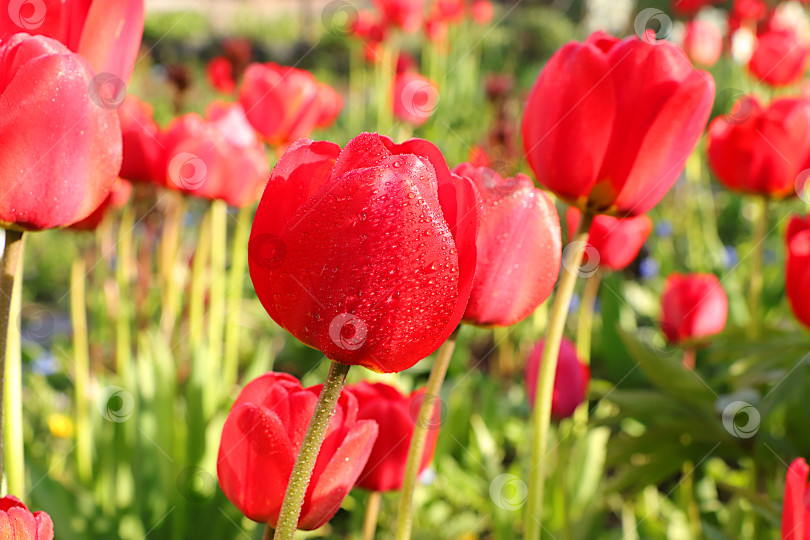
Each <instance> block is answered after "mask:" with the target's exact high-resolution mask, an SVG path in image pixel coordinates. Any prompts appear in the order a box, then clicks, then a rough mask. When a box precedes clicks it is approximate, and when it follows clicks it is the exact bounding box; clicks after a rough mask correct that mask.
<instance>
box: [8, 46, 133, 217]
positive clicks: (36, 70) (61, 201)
mask: <svg viewBox="0 0 810 540" xmlns="http://www.w3.org/2000/svg"><path fill="white" fill-rule="evenodd" d="M92 79H93V71H92V69H91V68H90V66H89V64H88V63H87V61H86V60H85V59H84V58H82V57H81V56H79V55H77V54H74V53H71V52H70V51H69V50H68V49H67V48H65V46H64V45H62V44H61V43H59V42H57V41H54V40H52V39H50V38H46V37H42V36H33V37H32V36H29V35H28V34H16V35H14V36H13V37H11V38H10V39H8V40H7V41H3V42H2V44H0V110H2V111H3V114H2V115H0V140H2V141H3V144H2V147H0V192H2V193H3V196H2V197H1V198H0V226H2V227H4V228H16V229H23V230H40V229H49V228H53V227H62V226H66V225H70V224H72V223H76V222H77V221H81V220H82V219H84V218H86V217H87V216H88V215H90V214H91V213H92V212H93V211H94V210H95V209H96V208H98V206H99V205H100V204H101V203H102V201H103V200H104V199H105V198H106V197H107V194H108V193H109V192H110V189H111V188H112V185H113V183H114V182H115V179H116V177H117V176H118V171H119V170H120V168H121V128H120V126H119V123H118V116H117V114H116V112H115V110H112V109H110V108H107V107H104V106H103V104H100V103H98V102H96V101H95V100H94V99H93V96H92V95H91V92H90V90H89V89H90V86H91V80H92Z"/></svg>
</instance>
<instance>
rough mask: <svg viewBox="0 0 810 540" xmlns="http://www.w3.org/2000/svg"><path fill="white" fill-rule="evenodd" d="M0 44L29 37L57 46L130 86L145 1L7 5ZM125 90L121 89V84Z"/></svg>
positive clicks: (25, 0)
mask: <svg viewBox="0 0 810 540" xmlns="http://www.w3.org/2000/svg"><path fill="white" fill-rule="evenodd" d="M7 5H8V8H7V9H0V41H5V40H6V39H7V38H8V37H10V35H11V34H14V33H17V32H28V33H29V34H41V35H45V36H48V37H51V38H53V39H56V40H58V41H61V42H62V43H64V44H65V45H67V47H68V48H69V49H70V50H71V51H73V52H77V53H79V54H81V55H82V56H84V57H85V58H86V59H87V60H88V61H89V62H90V65H92V66H93V69H94V71H95V72H96V73H98V74H101V73H109V74H112V75H114V76H115V77H117V78H118V79H120V80H121V82H122V83H126V82H127V81H129V79H130V77H131V76H132V68H133V67H134V66H135V59H136V58H137V55H138V49H139V48H140V46H141V38H142V37H143V21H144V5H143V0H39V1H34V0H9V1H8V2H7ZM122 86H123V85H122Z"/></svg>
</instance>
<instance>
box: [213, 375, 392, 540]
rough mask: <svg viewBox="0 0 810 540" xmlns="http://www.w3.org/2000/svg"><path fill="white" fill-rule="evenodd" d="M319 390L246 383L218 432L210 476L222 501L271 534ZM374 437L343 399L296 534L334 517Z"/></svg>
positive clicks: (262, 380) (370, 424) (278, 381)
mask: <svg viewBox="0 0 810 540" xmlns="http://www.w3.org/2000/svg"><path fill="white" fill-rule="evenodd" d="M320 391H321V387H320V386H312V387H309V388H303V387H302V386H301V383H300V382H299V381H298V380H297V379H296V378H295V377H293V376H291V375H287V374H286V373H273V372H271V373H267V374H265V375H262V376H261V377H259V378H257V379H254V380H253V381H251V382H250V383H248V384H247V385H246V386H245V387H244V388H243V389H242V392H240V394H239V397H238V398H236V401H235V402H234V404H233V407H232V408H231V411H230V413H228V417H227V418H226V419H225V425H224V426H223V428H222V438H221V440H220V446H219V455H218V457H217V476H218V477H219V485H220V486H221V487H222V491H223V492H224V493H225V496H226V497H228V499H229V500H230V501H231V502H232V503H233V504H234V505H235V506H236V507H237V508H239V510H240V511H241V512H242V513H243V514H244V515H246V516H247V517H249V518H250V519H252V520H254V521H258V522H261V523H268V524H270V525H271V526H273V527H275V525H276V523H277V521H278V515H279V511H280V510H281V503H282V501H283V499H284V493H285V491H286V489H287V483H288V482H289V479H290V474H291V473H292V469H293V464H294V463H295V459H296V456H297V455H298V450H299V448H300V446H301V443H302V441H303V439H304V434H305V433H306V431H307V426H308V425H309V421H310V418H311V417H312V414H313V412H314V411H315V404H316V402H317V401H318V395H319V394H320ZM376 438H377V424H376V422H374V421H371V420H358V418H357V398H355V397H354V395H353V394H352V393H351V392H343V393H342V394H341V396H340V398H339V399H338V402H337V405H336V407H335V413H334V415H333V416H332V419H331V420H330V421H329V426H328V428H327V431H326V439H325V440H324V444H323V446H322V447H321V450H320V452H319V454H318V459H317V461H316V463H315V469H314V472H313V475H312V478H311V480H310V483H309V487H308V489H307V493H306V496H305V497H304V505H303V507H302V509H301V516H300V518H299V521H298V528H299V529H304V530H312V529H317V528H318V527H320V526H322V525H323V524H325V523H326V522H327V521H329V520H330V519H331V518H332V516H334V515H335V513H336V512H337V511H338V509H340V504H341V503H342V502H343V499H344V498H345V497H346V495H348V493H349V491H351V489H352V487H353V486H354V484H355V482H356V481H357V478H358V476H359V475H360V473H361V471H362V470H363V467H364V466H365V464H366V460H367V459H368V456H369V454H370V453H371V449H372V446H373V445H374V440H375V439H376Z"/></svg>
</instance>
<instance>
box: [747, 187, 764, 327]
mask: <svg viewBox="0 0 810 540" xmlns="http://www.w3.org/2000/svg"><path fill="white" fill-rule="evenodd" d="M753 219H754V238H753V242H754V246H753V251H752V252H751V284H750V288H749V289H748V306H749V309H750V312H751V321H750V323H749V327H748V329H749V333H750V334H751V337H752V338H754V339H756V338H757V337H759V330H760V324H759V323H760V321H759V315H760V313H759V311H760V302H761V301H762V253H763V251H764V249H765V233H766V232H767V228H768V200H767V199H766V198H765V197H757V198H756V201H755V203H754V217H753Z"/></svg>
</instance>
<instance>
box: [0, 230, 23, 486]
mask: <svg viewBox="0 0 810 540" xmlns="http://www.w3.org/2000/svg"><path fill="white" fill-rule="evenodd" d="M24 249H25V244H24V241H23V233H22V232H20V231H13V230H6V240H5V249H4V250H3V259H2V276H0V358H2V360H0V398H1V399H0V432H2V436H0V479H1V480H5V482H0V491H2V488H3V487H7V488H8V492H9V493H13V494H15V495H17V496H18V497H22V496H23V494H24V493H25V463H24V461H23V453H22V444H23V437H22V435H23V434H22V429H23V426H22V410H21V409H22V372H21V365H20V364H21V359H20V356H21V355H20V318H19V313H20V303H21V296H20V295H21V293H22V290H21V285H22V268H23V252H24ZM4 473H5V475H4Z"/></svg>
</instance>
